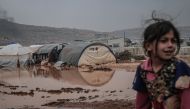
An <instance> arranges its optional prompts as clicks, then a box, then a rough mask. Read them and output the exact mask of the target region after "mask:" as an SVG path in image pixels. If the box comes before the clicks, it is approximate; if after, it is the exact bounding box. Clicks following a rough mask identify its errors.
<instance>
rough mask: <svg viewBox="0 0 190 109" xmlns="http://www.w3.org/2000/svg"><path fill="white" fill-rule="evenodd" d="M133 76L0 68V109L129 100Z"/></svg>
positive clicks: (119, 71)
mask: <svg viewBox="0 0 190 109" xmlns="http://www.w3.org/2000/svg"><path fill="white" fill-rule="evenodd" d="M134 74H135V73H134V72H127V71H126V70H125V69H112V70H111V71H99V70H98V71H90V72H89V71H86V70H84V69H77V68H72V69H65V70H61V71H60V70H57V69H55V68H49V67H36V66H33V67H31V68H27V69H23V68H22V69H4V70H3V69H1V70H0V108H1V109H9V108H16V109H24V108H27V109H33V108H35V109H57V108H59V109H60V108H64V109H67V108H69V107H64V105H61V104H64V103H65V102H70V103H74V102H75V103H76V102H97V101H107V100H131V99H134V97H135V92H134V91H133V90H132V89H131V85H132V81H133V78H134ZM71 105H72V104H71ZM79 107H80V106H79ZM79 107H78V108H79ZM75 108H77V106H75ZM72 109H73V108H72Z"/></svg>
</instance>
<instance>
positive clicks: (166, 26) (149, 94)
mask: <svg viewBox="0 0 190 109" xmlns="http://www.w3.org/2000/svg"><path fill="white" fill-rule="evenodd" d="M143 48H144V50H145V54H146V55H147V57H148V58H147V60H145V61H144V62H143V63H141V64H140V65H139V66H138V67H137V71H136V75H135V79H134V82H133V89H134V90H136V91H137V96H136V109H152V108H154V109H190V103H188V101H189V100H190V88H189V81H190V78H189V76H190V68H189V66H188V65H187V64H186V63H185V62H183V61H181V60H179V59H177V58H175V55H177V54H178V52H179V49H180V37H179V32H178V31H177V29H176V28H175V27H174V26H173V24H172V23H171V22H169V21H165V20H159V21H156V22H155V23H153V24H151V25H149V26H148V27H147V28H146V29H145V31H144V43H143Z"/></svg>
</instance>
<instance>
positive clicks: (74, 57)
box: [58, 43, 116, 66]
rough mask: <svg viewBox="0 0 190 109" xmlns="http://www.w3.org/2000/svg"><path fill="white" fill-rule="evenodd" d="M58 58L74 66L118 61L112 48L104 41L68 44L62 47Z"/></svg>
mask: <svg viewBox="0 0 190 109" xmlns="http://www.w3.org/2000/svg"><path fill="white" fill-rule="evenodd" d="M58 60H59V61H63V62H66V63H67V64H69V65H74V66H83V65H100V64H106V63H112V62H113V63H116V57H115V56H114V54H113V52H112V51H111V49H110V48H109V47H108V46H106V45H105V44H102V43H91V44H87V43H85V44H70V45H67V46H65V47H64V48H63V49H62V51H61V53H60V54H59V59H58Z"/></svg>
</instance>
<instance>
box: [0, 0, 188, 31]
mask: <svg viewBox="0 0 190 109" xmlns="http://www.w3.org/2000/svg"><path fill="white" fill-rule="evenodd" d="M0 9H1V10H2V9H3V10H6V11H7V16H9V17H13V18H14V21H15V22H17V23H21V24H30V25H38V26H51V27H59V28H61V27H69V28H77V29H89V30H95V31H101V32H111V31H115V30H121V29H129V28H136V27H141V24H142V21H143V20H144V19H146V18H150V15H151V12H152V11H153V10H157V11H160V12H163V13H168V14H170V15H171V16H172V17H175V16H177V15H178V14H179V13H180V16H179V17H177V19H176V20H175V22H176V25H177V26H190V0H0Z"/></svg>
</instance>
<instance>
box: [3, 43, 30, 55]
mask: <svg viewBox="0 0 190 109" xmlns="http://www.w3.org/2000/svg"><path fill="white" fill-rule="evenodd" d="M30 52H31V51H30V49H29V48H27V47H23V46H22V45H20V44H10V45H7V46H5V47H3V48H2V49H1V50H0V55H1V56H2V55H13V56H14V55H23V54H28V53H30Z"/></svg>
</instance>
